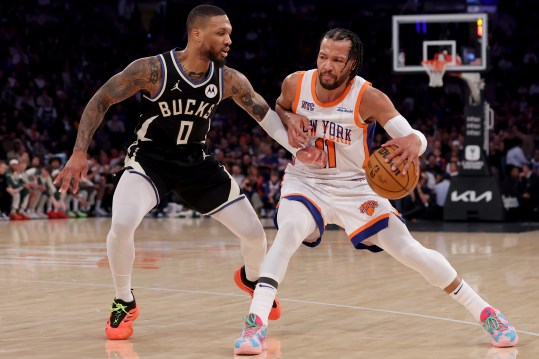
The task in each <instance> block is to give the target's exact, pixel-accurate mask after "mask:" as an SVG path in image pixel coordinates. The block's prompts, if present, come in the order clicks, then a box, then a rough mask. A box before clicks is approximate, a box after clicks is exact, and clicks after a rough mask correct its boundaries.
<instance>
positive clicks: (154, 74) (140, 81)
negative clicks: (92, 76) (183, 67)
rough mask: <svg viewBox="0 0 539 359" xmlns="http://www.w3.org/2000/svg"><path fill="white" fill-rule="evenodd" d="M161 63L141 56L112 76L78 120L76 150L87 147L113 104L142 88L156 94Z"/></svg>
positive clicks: (85, 149) (155, 59)
mask: <svg viewBox="0 0 539 359" xmlns="http://www.w3.org/2000/svg"><path fill="white" fill-rule="evenodd" d="M161 77H162V74H161V65H160V62H159V60H158V59H157V57H155V56H154V57H146V58H142V59H138V60H135V61H133V62H132V63H131V64H129V65H128V66H127V67H126V68H125V69H124V70H123V71H122V72H120V73H117V74H116V75H114V76H112V77H111V78H110V79H109V80H108V81H107V82H106V83H105V84H104V85H103V86H101V88H99V90H97V92H96V93H95V94H94V96H93V97H92V98H91V99H90V101H89V102H88V104H87V105H86V107H85V109H84V111H83V113H82V117H81V120H80V124H79V130H78V133H77V140H76V141H75V147H74V149H73V150H74V151H84V152H85V151H87V150H88V146H89V145H90V142H91V140H92V137H93V135H94V132H95V131H96V129H97V128H98V127H99V125H100V124H101V122H103V118H104V117H105V113H106V112H107V111H108V109H109V108H110V106H112V105H114V104H116V103H118V102H121V101H123V100H125V99H127V98H129V97H131V96H133V95H134V94H136V93H137V92H139V91H143V92H145V93H146V94H149V95H153V94H155V93H156V92H157V91H158V90H159V87H160V85H161Z"/></svg>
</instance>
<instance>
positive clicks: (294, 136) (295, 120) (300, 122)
mask: <svg viewBox="0 0 539 359" xmlns="http://www.w3.org/2000/svg"><path fill="white" fill-rule="evenodd" d="M286 116H287V119H286V125H287V127H288V143H289V144H290V146H292V147H294V148H302V147H305V146H306V145H307V143H308V142H309V131H310V130H311V129H312V126H311V123H310V122H309V119H308V118H307V117H305V116H301V115H297V114H295V113H292V112H288V113H287V114H286Z"/></svg>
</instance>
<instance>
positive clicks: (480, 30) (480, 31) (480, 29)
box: [477, 18, 483, 37]
mask: <svg viewBox="0 0 539 359" xmlns="http://www.w3.org/2000/svg"><path fill="white" fill-rule="evenodd" d="M477 37H483V19H481V18H479V19H477Z"/></svg>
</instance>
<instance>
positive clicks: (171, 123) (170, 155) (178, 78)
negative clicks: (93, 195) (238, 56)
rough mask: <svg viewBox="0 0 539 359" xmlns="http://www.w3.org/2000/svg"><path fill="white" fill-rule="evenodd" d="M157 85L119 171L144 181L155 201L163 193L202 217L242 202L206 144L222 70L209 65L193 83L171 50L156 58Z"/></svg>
mask: <svg viewBox="0 0 539 359" xmlns="http://www.w3.org/2000/svg"><path fill="white" fill-rule="evenodd" d="M157 57H158V59H159V61H160V62H161V68H162V73H163V76H162V83H161V88H160V89H159V92H158V93H157V95H156V96H155V97H148V96H143V99H142V104H141V114H140V122H139V123H138V125H137V127H136V130H135V131H136V134H137V140H136V141H135V142H134V143H133V144H132V145H131V146H130V147H129V149H128V151H127V156H126V158H125V168H126V169H127V170H128V171H129V172H132V173H136V174H139V175H141V176H143V177H144V178H146V179H147V180H148V181H149V182H150V183H151V184H152V186H153V188H154V190H155V194H156V197H157V202H158V203H159V202H160V199H161V198H162V197H163V196H164V195H165V194H166V193H168V192H169V191H174V192H176V193H177V194H178V195H179V196H180V197H181V198H182V200H183V202H184V204H186V205H187V206H189V207H191V208H193V209H195V210H196V211H198V212H200V213H203V214H213V213H215V212H217V211H219V210H221V209H223V208H225V207H226V206H228V205H230V204H232V203H234V202H235V201H238V200H240V199H242V198H244V195H242V194H241V191H240V188H239V186H238V184H237V183H236V181H235V180H234V179H233V178H232V177H231V176H230V174H229V173H228V172H227V171H226V169H225V168H224V166H222V165H221V164H220V163H219V162H218V161H217V160H216V159H215V157H214V156H213V155H212V154H211V151H210V149H209V148H208V146H207V145H206V135H207V134H208V131H209V129H210V121H211V118H212V116H213V114H214V112H215V110H216V108H217V105H218V104H219V102H220V101H221V99H222V97H223V89H224V83H223V82H224V76H223V73H224V69H223V68H219V67H217V66H216V65H215V63H213V62H212V63H210V67H209V69H208V73H207V75H206V78H204V79H203V80H202V81H200V82H193V81H192V80H190V79H189V77H187V74H185V72H184V71H183V69H182V67H181V65H180V63H179V61H178V59H177V58H176V49H174V50H171V51H170V52H167V53H164V54H161V55H158V56H157Z"/></svg>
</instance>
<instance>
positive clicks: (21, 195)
mask: <svg viewBox="0 0 539 359" xmlns="http://www.w3.org/2000/svg"><path fill="white" fill-rule="evenodd" d="M6 191H7V192H8V193H9V194H10V195H11V197H12V198H11V210H10V213H9V218H10V219H12V220H21V219H30V218H29V217H28V216H27V215H26V212H25V211H24V209H25V208H26V206H27V205H28V190H27V189H26V188H25V183H24V180H23V174H22V171H21V163H19V160H17V159H12V160H10V161H9V172H8V173H7V188H6Z"/></svg>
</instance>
